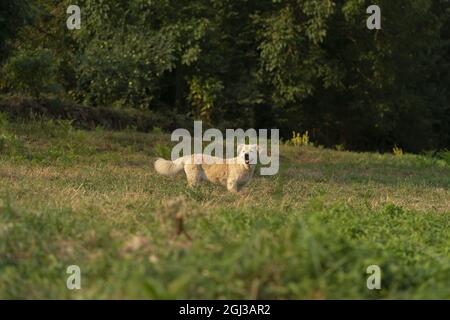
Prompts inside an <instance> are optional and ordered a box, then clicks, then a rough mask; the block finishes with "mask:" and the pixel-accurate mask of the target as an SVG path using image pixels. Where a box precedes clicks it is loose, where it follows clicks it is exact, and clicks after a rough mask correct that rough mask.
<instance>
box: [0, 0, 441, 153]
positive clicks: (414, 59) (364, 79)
mask: <svg viewBox="0 0 450 320" xmlns="http://www.w3.org/2000/svg"><path fill="white" fill-rule="evenodd" d="M72 2H73V1H71V0H67V1H66V0H60V1H58V0H2V1H1V3H0V64H1V66H0V68H1V76H0V91H1V92H2V93H3V94H22V95H31V96H34V97H36V98H40V97H42V96H53V97H57V98H60V99H65V100H70V101H74V102H77V103H81V104H85V105H89V106H92V107H110V108H119V109H125V108H136V109H142V110H152V111H155V112H159V113H161V114H165V113H167V114H168V116H169V114H173V113H174V112H175V113H177V114H183V115H188V116H190V117H191V118H193V119H201V120H203V121H204V123H205V124H207V125H210V126H214V127H217V128H221V129H224V128H237V127H241V128H249V127H252V128H257V129H258V128H279V129H280V133H281V135H282V136H284V137H285V138H288V137H289V136H290V135H291V134H292V131H296V132H305V131H308V132H309V134H310V136H311V140H312V141H315V142H317V143H319V144H322V145H325V146H330V147H332V146H335V145H342V146H344V147H345V148H347V149H352V150H379V151H386V150H390V149H392V147H393V146H399V147H402V148H404V149H405V150H408V151H412V152H420V151H424V150H436V149H445V148H447V147H449V146H450V103H449V96H450V93H449V88H450V73H449V71H450V37H449V35H450V3H449V1H448V0H397V1H390V0H378V1H376V4H377V5H378V6H379V7H380V8H381V19H382V24H381V25H382V28H381V29H379V30H377V29H374V30H369V29H368V28H367V26H366V20H367V18H368V14H367V13H366V9H367V7H368V6H370V5H372V4H373V3H372V1H364V0H321V1H318V0H116V1H109V0H80V1H77V5H78V6H79V7H80V8H81V27H80V29H75V30H68V28H67V26H66V20H67V17H68V14H67V12H66V10H67V8H68V7H69V6H70V5H72V4H74V3H72ZM169 111H170V113H168V112H169Z"/></svg>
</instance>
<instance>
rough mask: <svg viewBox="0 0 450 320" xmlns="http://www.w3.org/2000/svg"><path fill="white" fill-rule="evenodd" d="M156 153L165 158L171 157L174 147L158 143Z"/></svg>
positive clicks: (155, 148)
mask: <svg viewBox="0 0 450 320" xmlns="http://www.w3.org/2000/svg"><path fill="white" fill-rule="evenodd" d="M154 150H155V155H156V156H158V157H161V158H164V159H170V155H171V153H172V148H171V147H170V146H169V145H167V144H163V143H157V144H156V145H155V147H154Z"/></svg>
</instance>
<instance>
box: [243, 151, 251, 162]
mask: <svg viewBox="0 0 450 320" xmlns="http://www.w3.org/2000/svg"><path fill="white" fill-rule="evenodd" d="M244 158H245V164H250V158H249V156H248V153H246V154H245V155H244Z"/></svg>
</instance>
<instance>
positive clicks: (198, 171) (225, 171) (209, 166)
mask: <svg viewBox="0 0 450 320" xmlns="http://www.w3.org/2000/svg"><path fill="white" fill-rule="evenodd" d="M258 150H259V148H258V145H255V144H253V145H245V144H241V145H239V146H238V155H237V157H235V158H231V159H222V158H218V157H213V156H209V155H204V154H193V155H187V156H184V157H181V158H178V159H176V160H175V161H170V160H164V159H162V158H159V159H158V160H156V161H155V170H156V171H157V172H158V173H159V174H162V175H166V176H171V175H174V174H176V173H178V172H180V171H182V170H183V169H184V172H185V173H186V178H187V181H188V184H189V186H191V187H193V186H196V185H198V184H199V183H200V182H201V181H203V180H207V181H211V182H212V183H215V184H221V185H223V186H226V187H227V189H228V191H231V192H238V191H239V190H240V189H241V188H242V187H243V186H245V185H246V184H247V183H248V182H249V181H250V179H251V178H252V176H253V173H254V171H255V167H256V162H257V159H258Z"/></svg>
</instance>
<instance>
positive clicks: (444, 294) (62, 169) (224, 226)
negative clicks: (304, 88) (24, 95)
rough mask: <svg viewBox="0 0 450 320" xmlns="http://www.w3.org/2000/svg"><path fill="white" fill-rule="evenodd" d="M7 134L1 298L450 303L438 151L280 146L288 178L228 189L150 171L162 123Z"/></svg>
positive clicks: (1, 139) (36, 127)
mask: <svg viewBox="0 0 450 320" xmlns="http://www.w3.org/2000/svg"><path fill="white" fill-rule="evenodd" d="M0 130H1V131H0V152H1V156H0V298H2V299H12V298H25V299H32V298H43V299H47V298H51V299H54V298H56V299H59V298H69V299H87V298H119V299H120V298H137V299H144V298H145V299H147V298H150V299H164V298H188V299H190V298H208V299H209V298H229V299H234V298H238V299H250V298H251V299H286V298H294V299H331V298H363V299H364V298H369V299H379V298H400V299H404V298H446V299H449V298H450V233H449V227H450V226H449V224H450V223H449V222H450V215H449V214H450V165H449V164H446V163H445V162H444V161H441V160H436V159H432V158H427V157H424V156H414V155H408V154H406V155H403V156H393V155H380V154H375V153H353V152H341V151H333V150H326V149H321V148H316V147H294V146H282V148H281V166H282V167H281V170H280V173H279V174H278V175H277V176H274V177H262V176H257V177H256V178H255V179H254V180H252V182H251V183H250V185H249V186H248V187H247V188H245V189H244V190H243V192H242V193H241V194H238V195H235V194H230V193H227V192H226V191H225V189H224V188H221V187H219V186H213V185H209V184H204V185H202V186H201V187H200V188H198V189H194V190H191V189H188V188H186V182H185V179H184V178H183V177H182V175H180V176H178V177H176V178H167V177H161V176H158V175H156V173H155V171H154V170H153V168H152V162H153V160H154V159H155V157H156V155H157V153H158V152H161V150H164V147H163V146H165V145H169V142H170V140H169V136H168V135H164V134H161V133H159V132H157V130H155V132H153V133H149V134H144V133H138V132H134V131H133V130H128V131H122V132H110V131H105V130H102V129H101V128H99V129H98V130H95V131H80V130H76V129H74V128H72V126H71V125H70V124H69V123H68V122H61V121H42V120H36V121H33V122H28V123H12V122H10V121H8V120H7V119H6V118H5V116H3V115H2V116H1V117H0ZM177 217H178V219H177ZM181 220H182V221H183V222H184V229H185V231H186V233H187V234H188V235H189V237H190V238H191V239H192V240H189V239H188V237H187V236H186V235H185V234H180V235H177V230H179V229H178V228H177V221H178V222H179V221H181ZM69 265H78V266H79V267H80V268H81V274H82V278H81V286H82V289H81V290H68V289H67V288H66V280H67V277H68V276H69V275H68V274H67V273H66V268H67V267H68V266H69ZM369 265H378V266H380V268H381V270H382V277H381V286H382V288H381V290H369V289H368V288H367V287H366V280H367V277H368V276H369V275H368V274H367V273H366V268H367V267H368V266H369Z"/></svg>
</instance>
